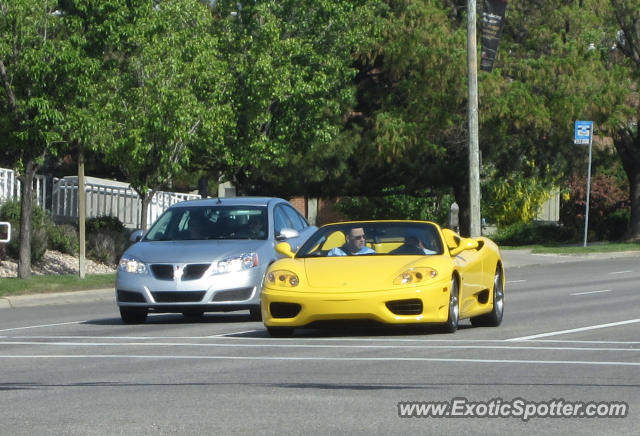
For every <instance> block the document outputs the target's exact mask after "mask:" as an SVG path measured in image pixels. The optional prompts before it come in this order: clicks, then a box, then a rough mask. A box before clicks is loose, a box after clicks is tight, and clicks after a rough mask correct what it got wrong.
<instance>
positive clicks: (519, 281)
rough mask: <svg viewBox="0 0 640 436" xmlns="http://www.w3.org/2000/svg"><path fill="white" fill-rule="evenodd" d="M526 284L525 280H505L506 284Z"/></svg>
mask: <svg viewBox="0 0 640 436" xmlns="http://www.w3.org/2000/svg"><path fill="white" fill-rule="evenodd" d="M522 282H526V280H507V283H522Z"/></svg>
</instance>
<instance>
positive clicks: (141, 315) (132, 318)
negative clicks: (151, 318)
mask: <svg viewBox="0 0 640 436" xmlns="http://www.w3.org/2000/svg"><path fill="white" fill-rule="evenodd" d="M147 313H148V312H147V309H137V308H129V307H121V308H120V318H122V322H124V323H125V324H142V323H144V322H145V321H146V320H147Z"/></svg>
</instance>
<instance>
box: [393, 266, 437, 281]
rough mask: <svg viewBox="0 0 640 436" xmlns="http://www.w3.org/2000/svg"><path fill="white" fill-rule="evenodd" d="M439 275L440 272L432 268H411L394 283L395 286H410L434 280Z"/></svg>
mask: <svg viewBox="0 0 640 436" xmlns="http://www.w3.org/2000/svg"><path fill="white" fill-rule="evenodd" d="M437 275H438V271H436V270H435V269H431V268H409V269H408V270H406V271H403V272H402V274H400V275H399V276H398V277H396V278H395V280H394V281H393V284H394V285H408V284H411V283H420V282H422V281H425V280H429V279H433V278H435V277H436V276H437Z"/></svg>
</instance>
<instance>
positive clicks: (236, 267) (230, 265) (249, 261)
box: [215, 253, 258, 274]
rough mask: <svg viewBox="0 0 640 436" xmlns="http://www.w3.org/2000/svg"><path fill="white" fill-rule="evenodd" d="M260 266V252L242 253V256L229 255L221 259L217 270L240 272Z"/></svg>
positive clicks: (219, 271)
mask: <svg viewBox="0 0 640 436" xmlns="http://www.w3.org/2000/svg"><path fill="white" fill-rule="evenodd" d="M256 266H258V253H242V254H241V255H240V256H233V257H227V258H226V259H222V260H219V261H218V263H217V265H216V269H215V272H216V273H217V274H220V273H228V272H238V271H244V270H247V269H251V268H255V267H256Z"/></svg>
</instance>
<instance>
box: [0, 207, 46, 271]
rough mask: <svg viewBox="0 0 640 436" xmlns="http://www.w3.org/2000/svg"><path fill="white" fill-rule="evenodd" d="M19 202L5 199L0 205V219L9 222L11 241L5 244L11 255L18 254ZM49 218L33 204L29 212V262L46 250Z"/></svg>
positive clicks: (38, 258) (35, 260) (36, 259)
mask: <svg viewBox="0 0 640 436" xmlns="http://www.w3.org/2000/svg"><path fill="white" fill-rule="evenodd" d="M20 207H21V205H20V202H19V201H7V202H6V203H4V204H3V205H2V206H0V221H9V222H10V223H11V241H9V243H8V244H7V247H6V249H7V254H8V255H10V256H11V257H14V258H18V257H19V256H20V240H19V239H20V214H21V212H20ZM51 225H52V222H51V218H49V217H48V216H47V215H46V213H45V212H44V210H42V208H40V207H39V206H36V205H34V206H33V211H32V213H31V262H37V261H39V260H42V258H43V257H44V253H45V251H47V243H48V241H47V240H48V237H47V227H49V226H51Z"/></svg>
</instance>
